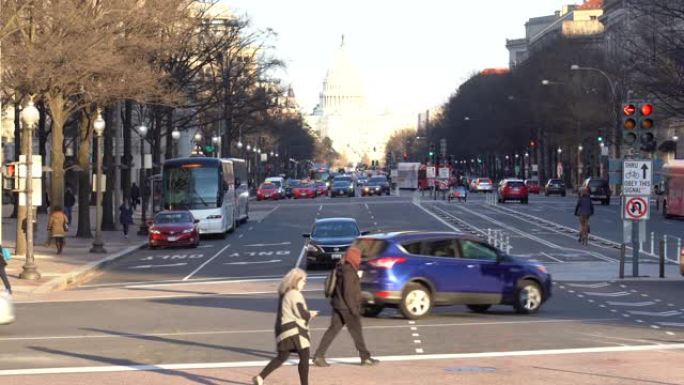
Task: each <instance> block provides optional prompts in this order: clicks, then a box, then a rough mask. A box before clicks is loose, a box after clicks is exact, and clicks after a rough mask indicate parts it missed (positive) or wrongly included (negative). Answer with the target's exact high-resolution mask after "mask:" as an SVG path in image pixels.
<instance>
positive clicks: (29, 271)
mask: <svg viewBox="0 0 684 385" xmlns="http://www.w3.org/2000/svg"><path fill="white" fill-rule="evenodd" d="M19 117H20V118H21V121H22V123H23V124H24V126H25V127H26V131H27V132H26V135H27V136H28V146H27V147H28V148H27V151H26V189H25V191H26V199H25V200H24V203H25V204H26V262H25V263H24V266H23V270H22V272H21V274H19V277H20V278H22V279H30V280H38V279H40V272H38V266H37V265H36V262H35V259H34V258H33V180H32V178H33V175H31V174H32V173H31V168H32V167H33V162H32V158H33V143H31V142H32V140H31V139H32V138H33V128H34V127H35V125H36V123H38V120H39V119H40V112H39V111H38V109H37V108H36V106H34V105H33V100H29V102H28V104H27V105H26V107H24V109H23V110H22V111H21V115H19Z"/></svg>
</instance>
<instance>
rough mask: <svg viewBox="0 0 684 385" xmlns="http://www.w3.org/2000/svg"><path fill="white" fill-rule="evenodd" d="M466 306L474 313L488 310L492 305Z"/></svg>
mask: <svg viewBox="0 0 684 385" xmlns="http://www.w3.org/2000/svg"><path fill="white" fill-rule="evenodd" d="M466 307H467V308H468V309H470V311H472V312H474V313H484V312H486V311H487V310H489V308H490V307H492V305H466Z"/></svg>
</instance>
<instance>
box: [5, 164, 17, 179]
mask: <svg viewBox="0 0 684 385" xmlns="http://www.w3.org/2000/svg"><path fill="white" fill-rule="evenodd" d="M5 167H6V169H7V177H8V178H13V177H14V171H15V167H16V165H15V164H14V163H9V164H7V166H5Z"/></svg>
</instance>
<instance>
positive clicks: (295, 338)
mask: <svg viewBox="0 0 684 385" xmlns="http://www.w3.org/2000/svg"><path fill="white" fill-rule="evenodd" d="M305 285H306V272H304V270H302V269H298V268H294V269H292V270H290V272H288V273H287V274H286V275H285V277H283V280H282V281H281V282H280V286H279V287H278V313H277V315H276V323H275V335H276V343H277V345H276V346H277V350H278V356H277V357H275V358H274V359H272V360H271V362H269V363H268V365H266V367H265V368H264V369H263V370H262V371H261V373H259V375H257V376H256V377H254V378H253V379H252V381H253V382H254V385H262V384H263V383H264V379H265V378H266V377H267V376H268V375H269V374H271V373H272V372H273V371H274V370H276V369H278V368H279V367H280V366H281V365H282V364H283V363H284V362H285V361H287V358H288V357H289V356H290V354H291V353H297V354H298V355H299V366H298V370H299V383H300V384H301V385H308V384H309V347H310V346H311V338H310V337H309V322H310V321H311V319H313V318H314V317H316V316H317V315H318V312H317V311H309V309H308V308H307V306H306V301H305V300H304V296H303V295H302V290H304V286H305Z"/></svg>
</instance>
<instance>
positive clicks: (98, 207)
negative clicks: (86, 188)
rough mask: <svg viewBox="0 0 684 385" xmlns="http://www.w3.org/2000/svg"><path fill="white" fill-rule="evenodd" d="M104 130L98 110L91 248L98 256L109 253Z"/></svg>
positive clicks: (103, 123) (95, 128)
mask: <svg viewBox="0 0 684 385" xmlns="http://www.w3.org/2000/svg"><path fill="white" fill-rule="evenodd" d="M104 129H105V121H104V119H102V114H101V113H100V110H99V109H98V111H97V118H95V121H94V122H93V130H94V131H95V135H96V136H97V177H96V178H95V183H96V186H95V192H96V203H95V240H94V241H93V247H91V248H90V252H91V253H97V254H105V253H107V250H105V248H104V242H102V153H103V151H104V145H103V144H102V134H103V133H104Z"/></svg>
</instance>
